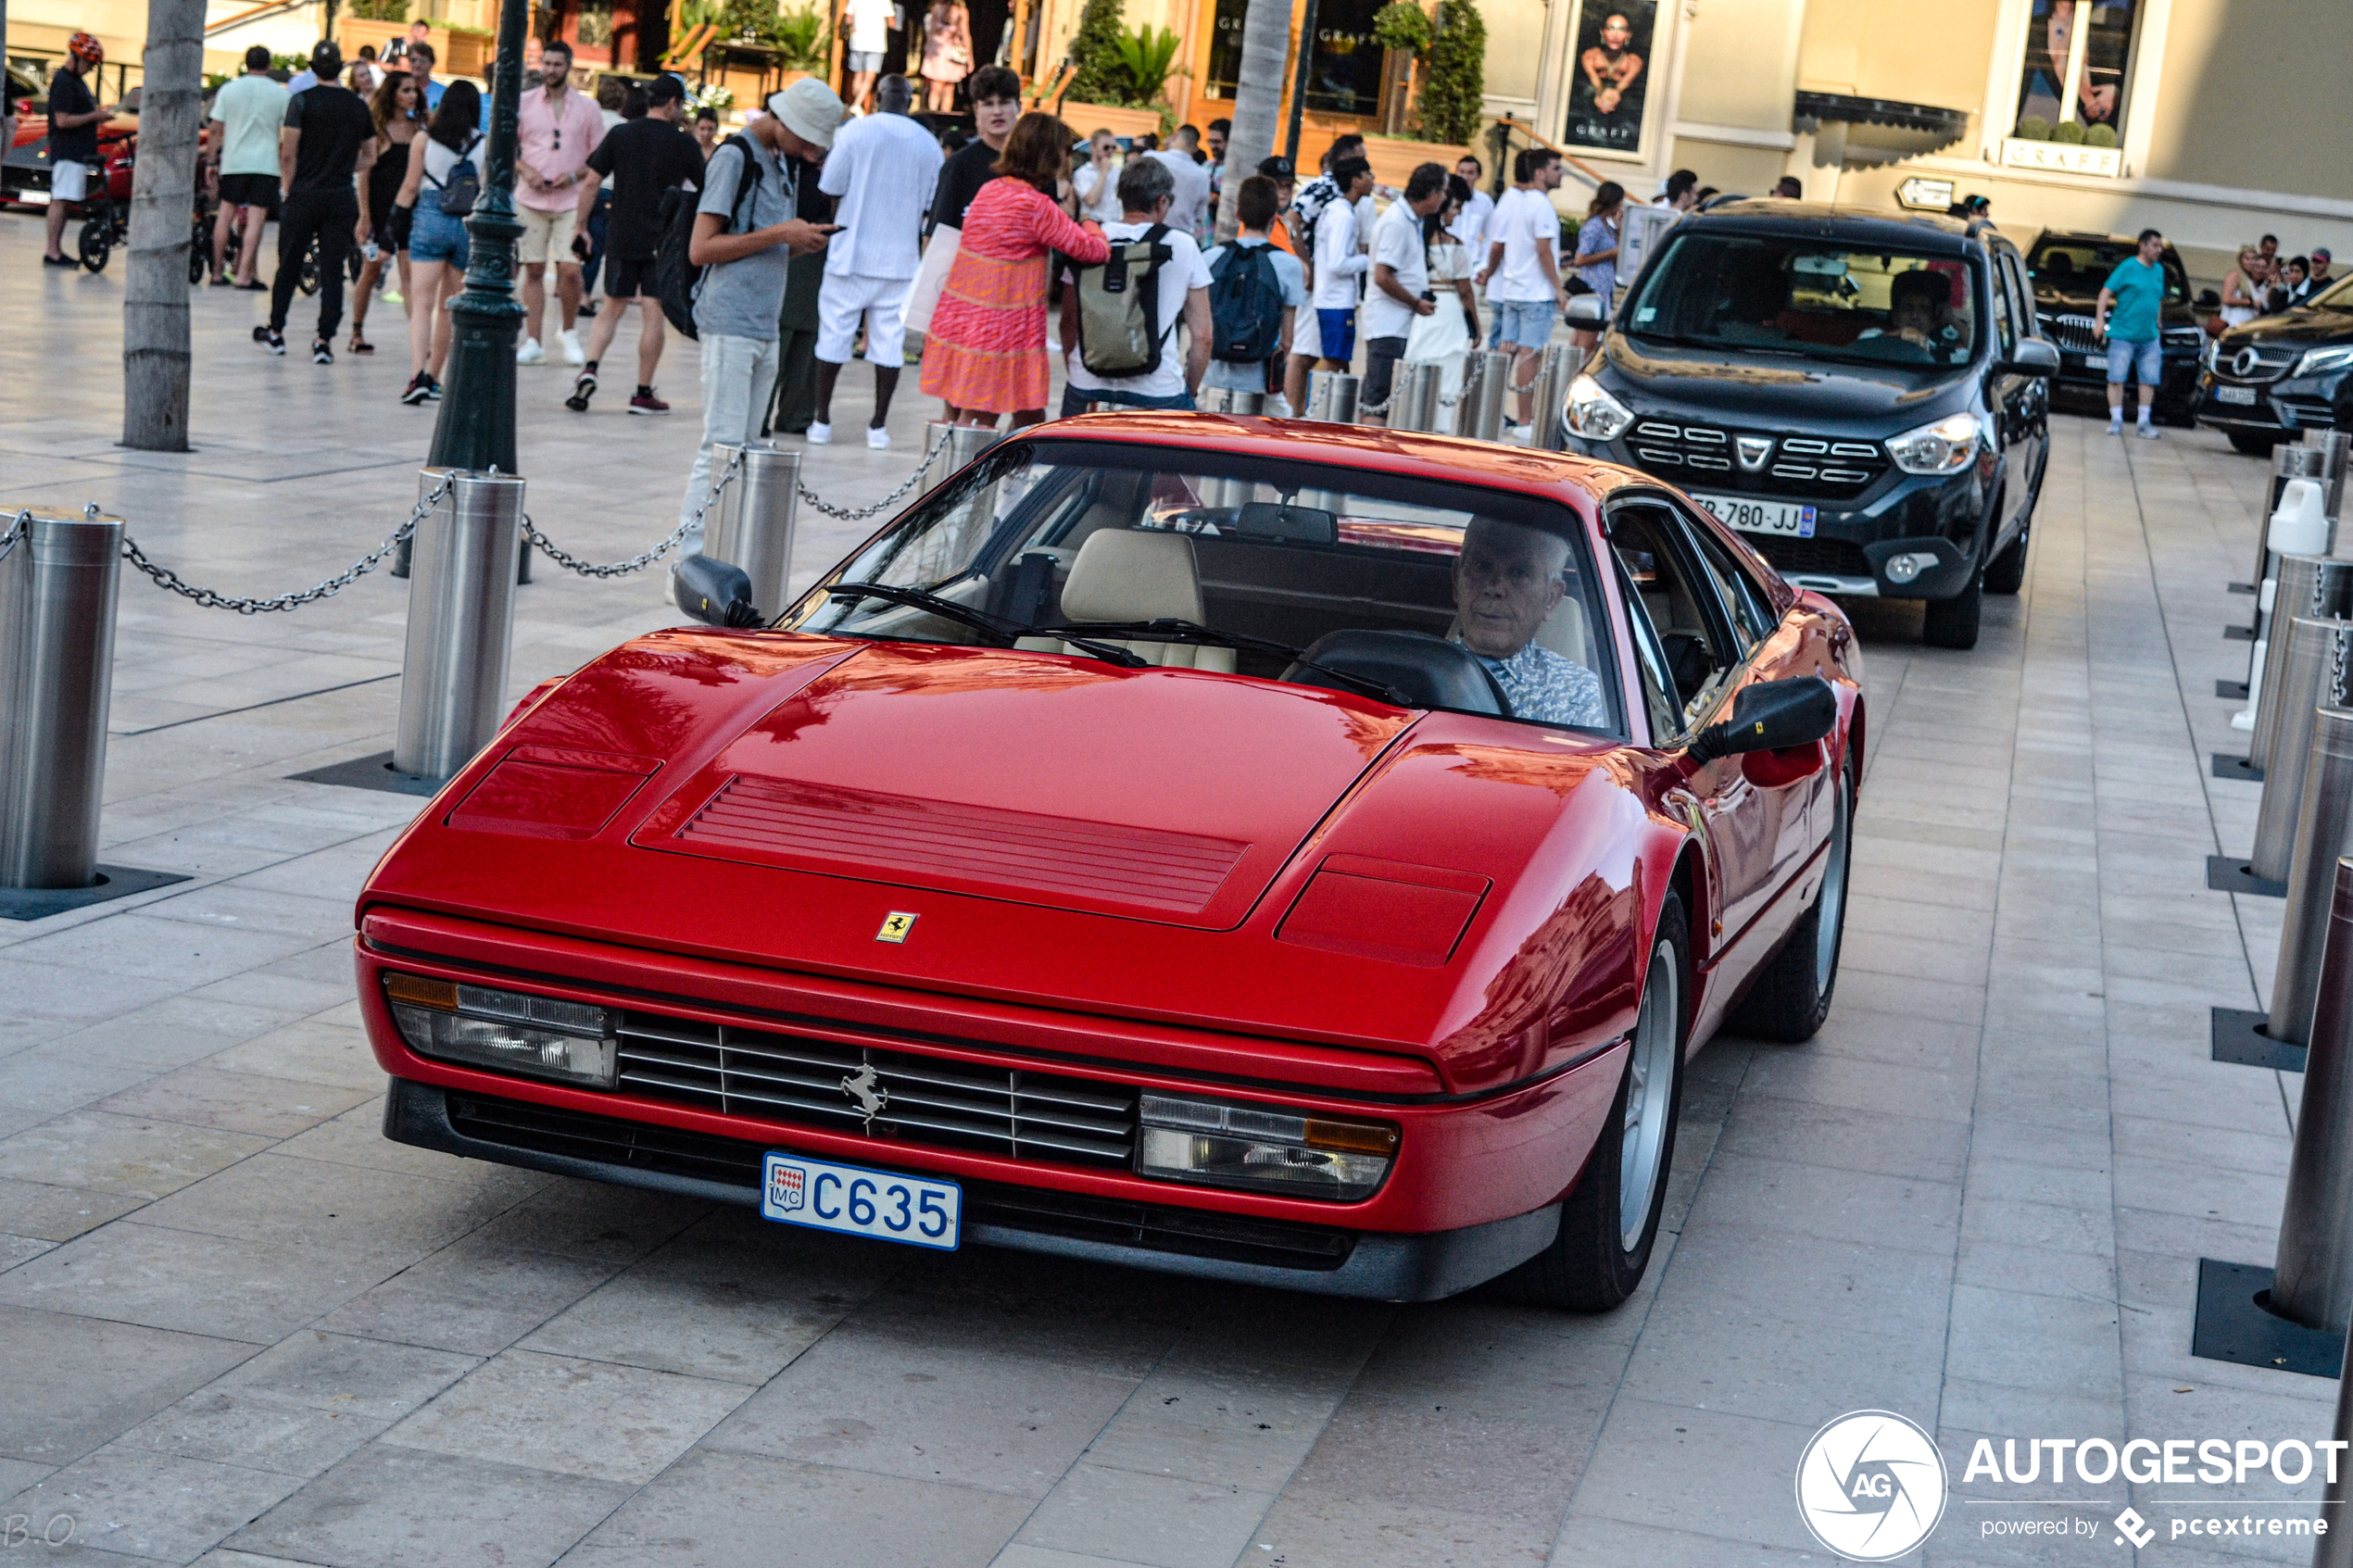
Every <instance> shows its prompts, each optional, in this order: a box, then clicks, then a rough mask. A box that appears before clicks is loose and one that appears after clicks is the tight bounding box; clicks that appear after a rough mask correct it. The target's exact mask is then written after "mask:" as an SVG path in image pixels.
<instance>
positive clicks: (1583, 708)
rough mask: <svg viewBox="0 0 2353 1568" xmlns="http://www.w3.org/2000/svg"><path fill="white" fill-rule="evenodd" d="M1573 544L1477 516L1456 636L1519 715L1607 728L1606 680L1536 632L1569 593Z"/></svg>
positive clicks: (1459, 590) (1457, 588)
mask: <svg viewBox="0 0 2353 1568" xmlns="http://www.w3.org/2000/svg"><path fill="white" fill-rule="evenodd" d="M1567 565H1568V541H1567V540H1566V539H1564V538H1562V537H1560V536H1559V535H1558V534H1556V533H1545V532H1544V531H1543V530H1541V529H1537V528H1525V527H1522V526H1521V525H1519V524H1518V523H1515V522H1503V521H1497V520H1496V519H1494V518H1485V517H1475V518H1473V519H1471V523H1470V526H1469V527H1468V528H1466V529H1465V530H1464V531H1463V553H1462V554H1461V555H1460V556H1458V557H1456V558H1455V560H1454V614H1455V619H1456V621H1457V623H1458V626H1459V628H1460V629H1459V630H1458V631H1457V632H1456V633H1455V640H1456V641H1458V642H1460V643H1461V644H1462V645H1463V646H1465V647H1466V648H1468V649H1470V651H1471V652H1472V653H1474V654H1477V655H1478V661H1479V662H1480V663H1481V664H1484V665H1485V666H1486V667H1487V670H1488V672H1489V673H1490V674H1491V675H1493V676H1494V677H1495V681H1496V684H1498V685H1500V686H1502V687H1503V688H1504V696H1506V697H1508V698H1510V699H1511V705H1512V713H1513V715H1514V716H1515V717H1516V718H1521V719H1534V720H1537V721H1540V722H1543V723H1550V724H1578V725H1581V726H1583V727H1585V728H1587V729H1604V728H1606V727H1608V724H1609V704H1608V703H1607V702H1605V701H1604V699H1603V696H1602V683H1601V680H1600V678H1599V677H1598V676H1596V675H1595V674H1594V673H1593V672H1592V671H1591V670H1588V669H1587V668H1585V666H1583V665H1582V664H1579V662H1577V660H1575V659H1568V658H1566V657H1564V656H1563V655H1560V654H1557V653H1554V651H1553V650H1552V649H1550V648H1547V647H1541V646H1538V645H1537V643H1536V641H1535V637H1536V633H1537V631H1538V629H1539V628H1541V626H1542V625H1543V624H1544V621H1545V620H1546V618H1547V617H1549V616H1550V615H1551V614H1552V613H1553V610H1554V608H1555V607H1556V606H1558V605H1559V603H1560V602H1561V596H1562V595H1564V594H1566V593H1567V591H1568V583H1567V579H1566V578H1564V577H1563V576H1562V575H1561V573H1562V571H1563V569H1565V568H1566V567H1567Z"/></svg>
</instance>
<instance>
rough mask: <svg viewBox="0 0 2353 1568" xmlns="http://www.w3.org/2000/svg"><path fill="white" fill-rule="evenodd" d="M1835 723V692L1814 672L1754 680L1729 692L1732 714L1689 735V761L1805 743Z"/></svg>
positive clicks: (1704, 760)
mask: <svg viewBox="0 0 2353 1568" xmlns="http://www.w3.org/2000/svg"><path fill="white" fill-rule="evenodd" d="M1837 727H1838V694H1837V693H1836V692H1834V691H1832V690H1831V684H1830V683H1829V682H1828V681H1825V680H1823V679H1822V678H1821V677H1820V676H1819V675H1799V676H1796V677H1794V678H1793V679H1791V680H1787V681H1759V682H1758V683H1757V684H1755V685H1753V686H1743V687H1742V688H1741V690H1740V695H1739V696H1735V697H1733V698H1732V716H1731V717H1730V719H1726V720H1724V721H1721V722H1718V723H1714V724H1710V725H1708V726H1707V728H1705V729H1704V730H1702V731H1701V732H1700V733H1699V734H1696V735H1694V736H1692V744H1691V748H1690V750H1691V758H1692V761H1694V762H1712V761H1714V760H1715V759H1717V758H1718V757H1730V756H1732V755H1734V754H1736V753H1739V752H1743V751H1786V750H1787V749H1789V748H1790V747H1791V746H1811V745H1813V744H1814V743H1815V742H1816V741H1818V740H1820V739H1822V738H1823V737H1824V736H1826V735H1828V734H1830V733H1831V731H1832V730H1834V729H1836V728H1837Z"/></svg>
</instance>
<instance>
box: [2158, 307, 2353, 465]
mask: <svg viewBox="0 0 2353 1568" xmlns="http://www.w3.org/2000/svg"><path fill="white" fill-rule="evenodd" d="M2168 370H2171V367H2170V366H2169V367H2168ZM2348 371H2353V277H2348V278H2344V279H2341V280H2339V281H2338V282H2335V283H2334V284H2332V285H2330V286H2329V287H2328V288H2325V289H2323V290H2322V291H2321V292H2320V293H2319V294H2316V295H2313V296H2312V297H2311V298H2310V299H2308V300H2306V301H2305V302H2304V303H2303V304H2301V305H2299V306H2297V307H2296V308H2294V309H2293V310H2284V311H2282V312H2281V313H2280V314H2278V315H2276V316H2259V317H2257V318H2256V319H2255V320H2252V321H2248V322H2246V323H2244V324H2242V325H2239V326H2235V327H2233V328H2232V329H2231V330H2230V331H2229V332H2224V333H2223V334H2222V335H2221V337H2219V338H2216V339H2215V340H2214V341H2213V343H2212V345H2210V346H2208V349H2207V351H2206V364H2205V367H2204V368H2203V369H2202V370H2200V371H2199V374H2198V378H2197V396H2198V402H2197V419H2198V422H2199V423H2200V424H2204V425H2211V426H2212V427H2213V428H2214V429H2216V430H2219V431H2221V432H2222V433H2223V434H2225V435H2227V436H2229V437H2230V438H2231V445H2233V446H2235V447H2237V448H2238V449H2239V450H2240V451H2242V452H2253V453H2258V454H2269V453H2270V452H2271V448H2272V447H2274V446H2276V445H2279V444H2280V443H2281V442H2283V441H2301V440H2302V439H2303V438H2304V433H2305V432H2306V431H2308V430H2333V429H2334V428H2335V427H2336V425H2337V424H2338V422H2339V421H2340V420H2343V419H2344V418H2345V417H2346V416H2345V412H2344V411H2343V410H2344V409H2345V408H2346V406H2347V404H2353V375H2348V374H2347V372H2348Z"/></svg>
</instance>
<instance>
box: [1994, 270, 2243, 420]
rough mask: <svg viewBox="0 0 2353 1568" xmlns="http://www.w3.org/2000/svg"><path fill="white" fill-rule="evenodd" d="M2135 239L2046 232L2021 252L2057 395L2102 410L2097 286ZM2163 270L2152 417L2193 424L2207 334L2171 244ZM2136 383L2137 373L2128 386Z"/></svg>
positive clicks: (2130, 400) (2104, 377) (2133, 396)
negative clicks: (2054, 365)
mask: <svg viewBox="0 0 2353 1568" xmlns="http://www.w3.org/2000/svg"><path fill="white" fill-rule="evenodd" d="M2138 249H2139V242H2137V241H2135V240H2133V239H2132V238H2130V237H2129V236H2127V235H2123V234H2092V233H2071V232H2065V231H2061V230H2056V229H2046V230H2045V231H2044V232H2042V234H2041V235H2039V236H2038V237H2037V238H2036V239H2035V241H2034V244H2033V245H2032V247H2031V248H2030V249H2029V250H2028V251H2027V253H2026V275H2027V277H2028V278H2029V279H2030V280H2032V282H2033V285H2034V320H2035V322H2036V324H2037V325H2039V326H2040V327H2041V328H2042V331H2043V335H2044V336H2045V338H2048V339H2049V340H2050V342H2051V345H2052V346H2053V347H2055V348H2057V350H2058V351H2059V371H2058V374H2057V376H2056V377H2054V378H2053V381H2052V387H2051V392H2052V395H2053V397H2054V398H2055V399H2065V400H2066V401H2067V402H2068V403H2069V404H2070V405H2071V406H2074V407H2081V408H2086V409H2090V410H2095V411H2100V412H2105V411H2106V405H2107V401H2108V347H2107V345H2105V344H2103V343H2100V342H2099V341H2097V340H2096V339H2095V338H2094V337H2093V336H2092V323H2093V321H2094V320H2096V319H2097V313H2098V307H2099V300H2100V289H2101V288H2102V286H2103V285H2105V284H2106V283H2107V282H2108V275H2109V274H2110V273H2112V272H2114V271H2115V270H2116V269H2117V268H2118V266H2120V264H2122V263H2124V262H2127V261H2130V260H2131V259H2133V255H2134V253H2135V252H2136V251H2137V250H2138ZM2158 265H2159V266H2160V267H2161V268H2162V269H2163V270H2164V273H2165V301H2164V304H2163V305H2162V306H2161V307H2159V316H2158V334H2159V350H2160V352H2161V353H2162V354H2163V356H2164V359H2165V374H2164V376H2163V378H2162V379H2161V380H2160V381H2159V383H2158V388H2157V417H2158V419H2161V420H2166V421H2168V422H2169V423H2171V424H2181V425H2186V424H2189V423H2190V422H2192V410H2193V409H2194V408H2196V405H2197V363H2198V355H2199V354H2200V353H2201V352H2202V351H2203V350H2204V349H2205V347H2206V342H2207V338H2206V331H2205V329H2204V328H2203V327H2201V326H2200V325H2199V324H2198V319H2197V312H2196V311H2195V310H2193V309H2191V308H2190V277H2189V273H2188V272H2186V271H2185V270H2183V267H2182V258H2181V257H2180V256H2178V255H2176V254H2175V253H2174V250H2173V247H2172V246H2171V245H2167V246H2166V247H2165V255H2164V257H2162V258H2161V259H2160V261H2159V262H2158ZM2139 385H2140V382H2139V378H2138V376H2137V375H2134V376H2133V377H2131V378H2130V379H2129V380H2128V382H2127V386H2128V389H2137V388H2138V386H2139ZM2139 398H2140V393H2139V392H2138V391H2137V390H2128V392H2127V395H2126V402H2127V404H2128V406H2131V407H2138V406H2139Z"/></svg>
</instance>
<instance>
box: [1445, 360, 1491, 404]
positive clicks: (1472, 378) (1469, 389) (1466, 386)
mask: <svg viewBox="0 0 2353 1568" xmlns="http://www.w3.org/2000/svg"><path fill="white" fill-rule="evenodd" d="M1486 373H1487V356H1485V355H1484V354H1481V353H1479V352H1478V350H1477V349H1475V348H1474V349H1472V350H1471V355H1470V362H1469V365H1468V367H1467V368H1466V370H1464V372H1463V384H1462V385H1461V386H1459V387H1457V388H1455V390H1454V395H1453V396H1452V397H1441V398H1440V399H1439V400H1438V406H1439V408H1457V407H1459V406H1460V405H1461V403H1462V401H1463V399H1464V398H1466V397H1468V396H1469V395H1471V394H1472V393H1474V392H1477V391H1478V378H1479V377H1481V376H1483V375H1485V374H1486Z"/></svg>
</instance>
